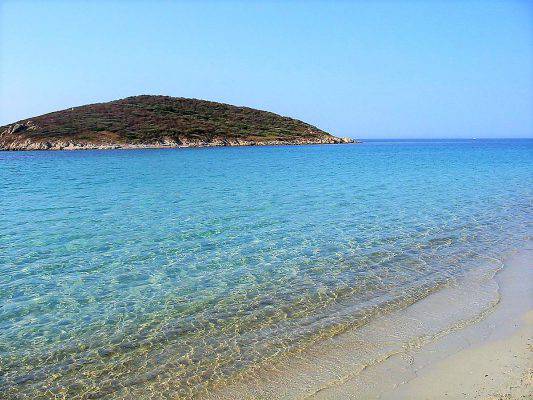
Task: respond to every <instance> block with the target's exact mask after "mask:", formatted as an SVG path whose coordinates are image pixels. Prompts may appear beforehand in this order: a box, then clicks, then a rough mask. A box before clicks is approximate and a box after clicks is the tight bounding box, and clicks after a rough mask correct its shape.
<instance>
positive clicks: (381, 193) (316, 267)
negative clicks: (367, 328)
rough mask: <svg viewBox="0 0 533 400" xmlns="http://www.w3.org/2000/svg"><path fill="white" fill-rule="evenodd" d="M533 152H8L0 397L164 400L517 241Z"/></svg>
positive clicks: (415, 146) (523, 148)
mask: <svg viewBox="0 0 533 400" xmlns="http://www.w3.org/2000/svg"><path fill="white" fill-rule="evenodd" d="M532 201H533V140H490V141H488V140H487V141H484V140H478V141H388V142H387V141H372V142H367V143H364V144H361V145H330V146H328V145H323V146H287V147H246V148H207V149H174V150H128V151H124V150H117V151H78V152H66V151H65V152H63V151H62V152H3V153H0V205H1V209H0V307H1V308H0V393H1V394H2V395H0V397H2V398H8V399H11V398H12V399H18V398H28V399H30V398H31V399H34V398H53V397H57V398H68V399H75V398H112V399H114V398H168V397H170V396H180V397H189V396H194V395H195V394H198V393H200V392H202V391H205V390H209V387H210V385H211V384H212V383H213V382H223V381H224V380H226V379H229V378H231V377H232V376H234V375H235V374H236V373H239V372H242V371H245V370H246V369H248V368H251V367H253V366H254V365H257V364H258V363H260V362H262V361H264V360H265V359H267V358H268V359H272V360H274V359H275V358H276V357H277V356H279V355H281V354H286V353H287V352H291V351H296V350H298V349H301V348H305V346H307V345H309V344H310V343H313V342H316V341H319V340H321V339H323V338H325V337H328V336H330V335H333V334H334V333H336V332H340V331H342V330H343V329H347V328H348V327H356V326H357V325H358V324H361V323H363V322H364V321H368V320H369V319H370V318H372V316H373V315H375V314H376V313H377V312H382V311H383V310H385V309H386V310H389V309H395V308H401V307H404V306H406V305H408V304H410V303H412V302H414V301H416V300H417V299H420V298H422V297H423V296H425V295H427V294H428V293H429V292H431V291H434V290H437V289H438V288H439V287H441V286H442V285H443V284H445V283H446V282H448V281H450V280H454V279H457V278H459V277H460V276H461V275H463V274H464V273H465V272H467V271H469V270H470V269H472V268H476V267H478V266H480V265H481V264H482V262H481V260H482V259H483V258H484V257H496V258H497V257H499V256H500V255H501V254H503V252H506V251H508V250H509V249H512V248H514V247H517V246H520V245H521V243H523V241H524V239H525V238H526V237H527V235H528V224H529V223H530V222H531V220H532V215H533V212H532V211H533V207H532V204H533V203H532Z"/></svg>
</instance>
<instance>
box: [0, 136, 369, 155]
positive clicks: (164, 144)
mask: <svg viewBox="0 0 533 400" xmlns="http://www.w3.org/2000/svg"><path fill="white" fill-rule="evenodd" d="M348 143H360V142H359V141H356V140H354V139H351V138H337V137H334V136H331V137H323V138H312V139H299V140H266V141H251V140H238V139H231V140H225V139H214V140H212V141H209V142H207V141H194V140H186V139H182V140H178V141H177V140H163V141H159V142H152V143H113V142H101V143H94V142H80V141H76V142H75V141H69V140H31V139H25V138H21V139H15V140H12V139H11V140H10V139H6V140H3V139H2V134H1V133H0V151H30V150H113V149H167V148H168V149H171V148H188V147H224V146H230V147H231V146H288V145H312V144H348Z"/></svg>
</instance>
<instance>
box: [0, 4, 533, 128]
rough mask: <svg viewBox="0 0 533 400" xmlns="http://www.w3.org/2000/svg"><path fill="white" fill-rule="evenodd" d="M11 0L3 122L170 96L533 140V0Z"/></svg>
mask: <svg viewBox="0 0 533 400" xmlns="http://www.w3.org/2000/svg"><path fill="white" fill-rule="evenodd" d="M0 4H1V5H0V125H3V124H6V123H10V122H13V121H15V120H19V119H23V118H27V117H31V116H35V115H39V114H43V113H46V112H50V111H54V110H59V109H63V108H67V107H70V106H75V105H82V104H86V103H94V102H102V101H108V100H113V99H117V98H122V97H126V96H130V95H136V94H166V95H171V96H183V97H196V98H203V99H209V100H214V101H221V102H227V103H231V104H236V105H247V106H250V107H256V108H260V109H264V110H270V111H274V112H276V113H279V114H283V115H288V116H292V117H295V118H299V119H302V120H304V121H307V122H310V123H312V124H315V125H317V126H319V127H320V128H322V129H325V130H327V131H329V132H331V133H333V134H336V135H340V136H352V137H360V138H400V137H416V138H421V137H533V2H529V1H518V0H517V1H513V0H509V1H453V0H450V1H400V0H398V1H391V2H385V1H382V2H379V1H370V0H368V1H360V2H355V1H354V2H350V1H338V2H334V1H324V2H318V1H316V2H313V1H292V2H282V1H272V2H267V1H248V2H244V1H242V2H235V1H231V2H230V1H220V0H219V1H213V2H207V1H189V2H178V1H176V2H167V1H115V2H113V1H67V0H65V1H52V0H49V1H25V0H17V1H14V0H12V1H9V0H5V1H3V0H0Z"/></svg>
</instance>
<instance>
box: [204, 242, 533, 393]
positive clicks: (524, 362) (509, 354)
mask: <svg viewBox="0 0 533 400" xmlns="http://www.w3.org/2000/svg"><path fill="white" fill-rule="evenodd" d="M532 256H533V251H532V250H531V249H526V250H521V251H518V252H515V253H514V254H512V255H510V256H509V257H508V258H506V260H505V262H504V264H505V265H504V266H503V268H501V267H502V266H500V268H501V269H499V270H498V272H496V274H495V275H494V276H491V277H490V278H489V277H484V278H483V279H479V280H476V284H475V285H479V286H478V287H475V285H474V286H469V287H464V286H459V287H449V288H445V289H443V290H441V291H439V292H436V293H434V294H431V295H429V296H428V297H427V298H425V299H423V300H421V301H419V302H417V303H415V304H413V305H412V306H410V307H408V308H407V309H405V310H402V311H401V312H397V313H392V314H391V315H383V316H382V317H379V318H377V319H376V320H374V321H371V322H370V323H369V324H367V325H366V326H364V327H362V328H360V329H354V330H353V331H350V332H345V333H342V334H340V335H338V336H336V337H333V338H331V339H328V340H325V341H324V342H322V343H320V344H319V345H317V346H314V347H312V348H310V349H308V350H306V351H305V352H303V353H302V354H298V355H293V356H291V357H287V358H286V359H284V360H282V361H281V362H279V363H276V364H275V365H270V366H268V365H265V366H264V367H263V368H261V369H259V370H257V371H255V372H254V373H252V374H249V375H247V376H246V377H244V378H242V379H238V380H236V381H235V382H234V383H233V384H230V385H229V386H225V387H224V388H220V389H219V390H217V391H215V392H214V393H211V394H210V395H209V396H207V398H217V399H237V398H254V399H255V398H258V399H266V398H279V399H289V398H290V399H294V398H298V399H341V398H342V399H390V400H393V399H442V398H446V399H526V398H531V396H532V395H533V391H532V389H533V386H532V372H531V371H532V347H531V346H532V342H531V337H532V332H533V311H532V310H533V307H532V300H533V299H532V290H531V289H532V282H533V279H532V277H533V276H532V275H533V273H532V271H533V269H532V268H531V266H532V260H533V259H532ZM470 285H472V283H470ZM469 303H470V305H472V304H473V305H474V306H475V308H471V307H470V306H469V307H466V308H465V307H463V306H462V305H464V304H469ZM474 310H476V312H474V313H473V311H474ZM400 343H401V344H400Z"/></svg>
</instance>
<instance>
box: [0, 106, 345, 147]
mask: <svg viewBox="0 0 533 400" xmlns="http://www.w3.org/2000/svg"><path fill="white" fill-rule="evenodd" d="M351 141H352V140H351V139H339V138H336V137H334V136H332V135H330V134H328V133H326V132H324V131H322V130H320V129H318V128H317V127H315V126H312V125H309V124H306V123H304V122H302V121H298V120H295V119H292V118H288V117H282V116H280V115H277V114H274V113H271V112H266V111H260V110H255V109H252V108H248V107H236V106H232V105H229V104H221V103H215V102H211V101H205V100H197V99H186V98H175V97H168V96H147V95H144V96H135V97H128V98H125V99H122V100H116V101H111V102H108V103H99V104H90V105H85V106H81V107H74V108H70V109H67V110H63V111H57V112H52V113H49V114H45V115H41V116H38V117H33V118H29V119H26V120H21V121H18V122H16V123H13V124H10V125H7V126H3V127H0V149H3V150H41V149H77V148H121V147H126V148H127V147H134V148H135V147H180V146H184V147H186V146H224V145H229V146H232V145H265V144H311V143H346V142H351Z"/></svg>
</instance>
